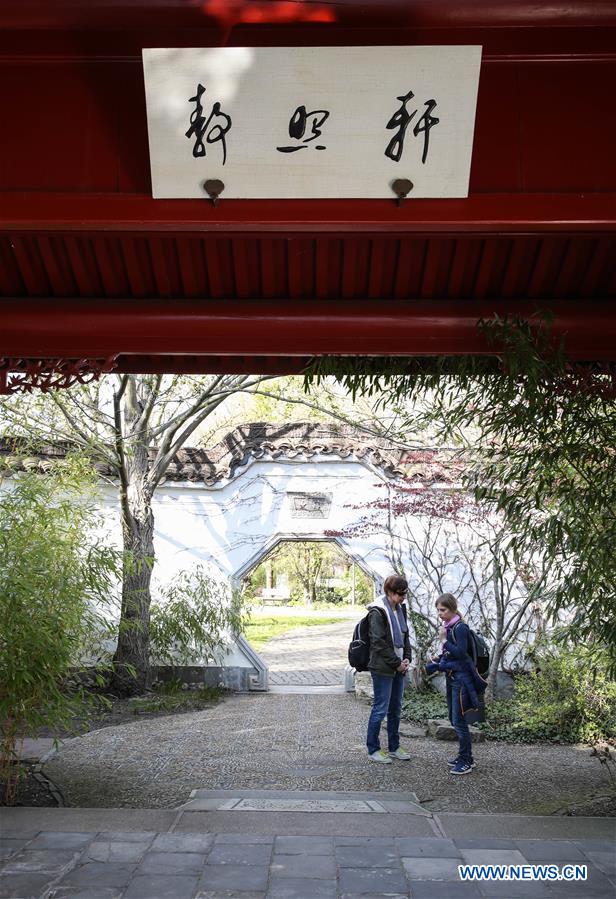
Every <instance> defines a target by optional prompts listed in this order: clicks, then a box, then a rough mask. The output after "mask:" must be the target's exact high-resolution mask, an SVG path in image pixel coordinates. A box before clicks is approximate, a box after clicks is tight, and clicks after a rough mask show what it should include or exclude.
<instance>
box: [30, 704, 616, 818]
mask: <svg viewBox="0 0 616 899" xmlns="http://www.w3.org/2000/svg"><path fill="white" fill-rule="evenodd" d="M368 713H369V706H368V705H367V704H366V703H365V702H361V701H358V700H356V699H355V698H354V696H352V695H349V694H338V695H324V694H313V695H305V694H304V695H302V694H253V695H246V694H244V695H233V696H230V697H229V698H228V699H226V700H225V701H224V702H222V703H220V704H219V705H217V706H214V707H212V708H211V709H207V710H205V711H201V712H191V713H187V714H183V715H176V716H170V717H167V718H154V719H149V720H147V721H145V720H144V721H137V722H135V723H134V724H133V723H131V724H124V725H120V726H114V727H108V728H104V729H102V730H98V731H92V732H90V733H88V734H85V735H84V736H83V737H80V738H78V739H76V740H72V741H70V742H67V743H65V744H64V745H63V746H62V747H61V749H60V751H59V752H58V753H57V754H56V755H54V756H53V757H52V758H51V759H50V760H49V761H48V762H47V764H46V765H45V766H44V771H45V773H46V774H47V775H48V776H49V777H50V778H51V779H52V780H53V781H54V782H55V783H56V784H57V785H58V786H59V787H60V789H61V790H62V792H63V794H64V797H65V800H66V802H67V804H68V805H72V806H89V807H122V806H125V807H126V806H127V807H140V808H172V807H175V806H178V805H180V804H181V803H182V802H184V801H186V800H187V799H188V796H189V793H190V791H191V790H192V789H195V788H203V789H216V788H218V789H234V788H240V787H241V788H245V789H280V790H283V789H287V790H288V789H290V790H363V791H372V790H381V791H392V790H397V789H400V790H404V791H408V790H411V791H414V792H415V793H416V794H417V796H418V797H419V799H420V801H421V802H423V803H424V804H425V805H426V807H427V808H430V809H433V810H439V811H443V810H449V811H461V812H462V811H463V812H470V811H478V812H498V811H500V812H518V813H522V812H525V813H535V814H550V813H551V812H553V811H555V810H556V809H557V808H559V807H561V806H564V805H566V804H568V803H570V802H576V801H579V800H580V799H581V798H583V797H586V796H588V795H589V794H592V793H607V792H608V790H607V784H606V783H605V781H604V780H603V777H604V776H603V775H602V772H601V769H600V765H599V764H598V763H597V761H596V760H595V759H592V758H590V757H589V755H588V752H587V751H583V750H580V749H576V748H572V747H562V746H555V747H552V746H509V745H506V744H500V743H499V744H494V743H492V744H482V745H479V746H477V748H476V757H477V760H478V763H479V764H478V767H477V769H476V770H475V772H474V773H473V775H471V776H468V777H461V778H452V777H450V776H449V775H448V774H447V768H446V767H445V764H444V763H445V759H446V758H448V757H449V756H450V755H451V750H452V744H450V743H449V744H447V743H442V742H439V741H436V740H432V739H431V738H427V737H421V738H408V739H406V740H405V741H404V742H405V744H406V745H407V746H408V747H409V749H410V750H411V752H412V755H413V758H412V761H410V762H395V763H394V764H393V765H388V766H379V765H375V764H373V763H371V762H369V761H368V759H367V755H366V749H365V745H364V739H365V727H366V721H367V718H368ZM407 727H408V726H407ZM403 731H404V727H403Z"/></svg>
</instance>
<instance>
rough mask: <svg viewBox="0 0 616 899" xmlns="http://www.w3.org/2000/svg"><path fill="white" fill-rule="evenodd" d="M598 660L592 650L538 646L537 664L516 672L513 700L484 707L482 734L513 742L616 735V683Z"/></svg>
mask: <svg viewBox="0 0 616 899" xmlns="http://www.w3.org/2000/svg"><path fill="white" fill-rule="evenodd" d="M591 656H592V663H593V664H591ZM596 663H597V652H596V649H593V650H592V652H591V650H590V649H588V648H585V647H577V648H575V649H564V650H563V649H560V650H555V649H543V650H541V651H540V652H539V653H538V654H537V655H536V657H535V664H536V669H535V670H534V671H533V672H532V673H531V674H526V675H520V676H518V677H517V679H516V693H515V697H514V699H511V700H507V701H501V702H496V703H494V704H492V705H491V706H489V707H488V709H487V721H486V722H485V723H484V724H483V725H480V726H481V727H482V728H483V729H484V730H485V733H486V737H488V739H494V740H506V741H508V742H515V743H540V742H546V743H592V742H595V741H596V740H614V739H616V684H615V683H614V682H613V681H611V680H610V679H608V677H607V676H606V675H605V674H604V673H601V671H600V670H597V669H596V667H595V666H596ZM593 669H594V670H593Z"/></svg>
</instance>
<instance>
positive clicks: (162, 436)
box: [0, 375, 267, 695]
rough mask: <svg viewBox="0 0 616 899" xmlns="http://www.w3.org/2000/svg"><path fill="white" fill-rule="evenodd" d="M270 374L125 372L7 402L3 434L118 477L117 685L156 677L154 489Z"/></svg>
mask: <svg viewBox="0 0 616 899" xmlns="http://www.w3.org/2000/svg"><path fill="white" fill-rule="evenodd" d="M265 380H267V377H266V376H248V375H220V376H215V377H214V376H212V377H192V378H189V377H175V376H174V377H168V376H162V375H117V376H115V375H114V376H110V377H108V378H105V379H103V380H101V381H99V382H95V383H91V384H88V385H82V386H80V387H76V388H73V389H71V390H65V391H56V392H52V393H50V394H47V395H40V396H38V397H34V396H30V397H11V398H10V399H7V400H3V401H2V403H1V404H0V406H1V412H2V418H3V423H2V424H3V433H4V435H5V436H6V435H8V434H11V435H15V436H26V437H27V438H28V439H30V440H39V441H44V442H46V443H48V444H52V445H58V444H63V445H64V447H66V446H67V445H68V446H70V447H76V448H79V449H81V450H82V451H83V452H84V453H87V454H88V456H89V457H90V459H91V460H92V461H93V462H94V463H95V464H96V465H97V466H99V467H100V468H101V469H102V470H103V472H104V473H106V474H108V475H110V476H111V477H112V479H113V481H114V482H115V483H117V485H118V491H119V501H120V513H121V526H122V543H123V549H124V566H123V572H122V604H121V616H120V625H119V633H118V644H117V649H116V652H115V657H114V663H115V665H114V674H113V681H112V684H111V688H112V689H113V691H114V692H116V693H118V694H119V695H131V694H134V693H139V692H143V690H144V689H145V687H146V685H147V682H148V677H149V615H150V604H151V589H150V585H151V579H152V571H153V565H154V559H155V555H154V515H153V512H152V499H153V496H154V491H155V490H156V488H157V486H158V485H159V484H160V483H161V481H162V480H163V479H164V478H165V474H166V472H167V470H168V468H169V465H170V463H171V462H172V460H173V458H174V456H175V455H176V453H177V452H178V450H180V449H181V448H182V447H183V446H185V445H186V443H187V442H188V440H189V439H190V438H191V437H192V436H193V435H194V434H195V431H197V429H198V428H199V427H201V426H202V425H204V423H205V422H206V420H207V419H208V418H210V417H211V416H213V414H214V413H215V412H216V411H217V410H218V409H219V408H220V407H221V406H222V404H223V403H225V402H226V401H228V400H229V399H230V398H231V397H233V396H236V395H237V394H238V393H241V392H249V391H251V390H254V389H255V388H256V387H257V385H258V384H259V383H261V382H262V381H265Z"/></svg>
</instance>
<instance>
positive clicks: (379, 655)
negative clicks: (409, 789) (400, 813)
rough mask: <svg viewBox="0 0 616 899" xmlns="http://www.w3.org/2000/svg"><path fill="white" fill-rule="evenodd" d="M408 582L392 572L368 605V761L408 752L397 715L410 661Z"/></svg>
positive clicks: (399, 756)
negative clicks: (383, 741)
mask: <svg viewBox="0 0 616 899" xmlns="http://www.w3.org/2000/svg"><path fill="white" fill-rule="evenodd" d="M408 589H409V587H408V583H407V582H406V580H405V579H404V578H403V577H399V576H398V575H396V574H392V575H390V576H389V577H388V578H386V580H385V583H384V584H383V590H384V593H383V596H381V597H379V598H378V599H376V600H375V601H374V602H373V603H370V605H369V606H368V627H369V643H370V659H369V662H368V670H369V671H370V674H371V675H372V686H373V688H374V702H373V704H372V711H371V712H370V720H369V721H368V734H367V737H366V745H367V747H368V758H369V759H370V761H371V762H381V763H385V764H386V765H390V764H391V760H392V759H400V760H402V761H408V760H409V759H410V757H411V756H410V753H409V752H407V750H406V749H404V748H403V747H402V746H400V715H401V712H402V695H403V693H404V682H405V679H406V673H407V671H408V669H409V665H410V662H411V644H410V641H409V626H408V620H407V614H406V605H405V599H406V597H407V594H408ZM385 716H387V748H388V752H384V751H383V750H382V749H381V741H380V738H379V734H380V731H381V724H382V723H383V719H384V718H385Z"/></svg>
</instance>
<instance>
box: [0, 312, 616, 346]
mask: <svg viewBox="0 0 616 899" xmlns="http://www.w3.org/2000/svg"><path fill="white" fill-rule="evenodd" d="M538 305H539V304H537V303H530V302H522V301H515V300H513V301H509V300H493V301H472V300H457V301H456V300H454V301H451V300H402V301H400V300H309V301H302V302H298V301H294V300H275V301H273V300H260V299H259V300H176V299H172V300H134V299H121V300H118V299H113V300H112V299H85V300H84V299H81V300H67V299H63V300H58V299H42V300H41V299H23V298H20V297H16V298H7V299H3V300H2V301H1V304H0V317H1V319H2V330H1V332H0V356H5V357H22V358H49V357H65V358H75V357H89V358H107V357H110V356H117V355H129V356H135V355H137V356H139V355H141V356H156V355H182V356H184V355H188V356H254V354H255V350H258V353H259V354H260V355H262V356H271V357H289V356H295V357H298V356H320V355H346V356H355V355H363V356H411V355H426V356H434V355H447V356H457V355H463V354H467V353H473V354H483V355H487V354H490V353H491V352H493V348H491V347H490V346H489V345H488V344H487V343H486V340H485V338H484V337H483V336H482V334H481V332H480V331H479V330H478V328H477V323H478V321H479V320H480V319H482V318H483V319H488V318H491V317H492V316H493V315H494V314H495V313H498V314H499V315H500V316H504V315H507V314H511V315H515V316H519V317H523V318H532V317H533V316H536V313H537V309H538ZM546 307H547V308H549V310H550V311H551V312H552V313H553V316H554V318H553V326H552V327H553V333H554V335H555V337H557V338H560V337H564V338H565V341H566V346H567V351H568V353H569V355H570V357H571V358H573V359H584V360H591V359H595V360H615V359H616V316H614V314H613V308H614V307H613V303H611V302H609V301H601V300H592V301H590V300H587V301H583V302H579V301H570V300H561V301H554V300H551V301H549V306H548V303H547V301H546V303H545V304H541V308H543V309H546Z"/></svg>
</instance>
